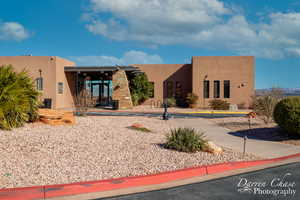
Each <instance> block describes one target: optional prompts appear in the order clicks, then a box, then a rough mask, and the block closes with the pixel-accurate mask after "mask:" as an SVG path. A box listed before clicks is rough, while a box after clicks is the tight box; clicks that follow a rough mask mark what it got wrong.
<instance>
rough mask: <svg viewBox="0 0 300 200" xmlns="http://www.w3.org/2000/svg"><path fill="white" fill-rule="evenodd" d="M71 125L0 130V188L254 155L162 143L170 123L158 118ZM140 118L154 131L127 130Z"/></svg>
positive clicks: (97, 120)
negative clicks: (194, 150) (187, 150)
mask: <svg viewBox="0 0 300 200" xmlns="http://www.w3.org/2000/svg"><path fill="white" fill-rule="evenodd" d="M76 122H77V124H76V125H73V126H49V125H44V124H41V123H34V124H27V125H26V126H25V127H22V128H18V129H15V130H13V131H10V132H8V131H0V159H1V160H0V161H1V162H0V188H12V187H26V186H34V185H46V184H47V185H48V184H64V183H72V182H79V181H91V180H102V179H110V178H117V177H126V176H134V175H146V174H153V173H157V172H163V171H170V170H176V169H181V168H186V167H191V166H197V165H206V164H212V163H221V162H226V161H241V160H253V159H257V157H255V156H253V155H246V157H245V158H243V157H242V154H241V153H238V152H233V151H231V150H229V149H225V152H224V153H223V154H222V155H213V154H209V153H206V152H199V153H195V154H188V153H181V152H176V151H172V150H167V149H164V148H163V147H162V144H163V143H164V142H165V133H166V132H168V131H169V129H170V128H174V127H171V125H170V124H169V123H168V122H165V121H162V120H159V119H158V118H146V117H139V118H135V117H81V118H76ZM133 123H141V124H143V125H144V126H145V127H146V128H149V129H150V130H151V131H152V132H151V133H145V132H140V131H135V130H130V129H128V128H127V127H128V126H130V125H132V124H133Z"/></svg>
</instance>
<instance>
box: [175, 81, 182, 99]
mask: <svg viewBox="0 0 300 200" xmlns="http://www.w3.org/2000/svg"><path fill="white" fill-rule="evenodd" d="M175 97H176V98H181V97H182V84H181V82H180V81H176V90H175Z"/></svg>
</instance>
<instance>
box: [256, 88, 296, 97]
mask: <svg viewBox="0 0 300 200" xmlns="http://www.w3.org/2000/svg"><path fill="white" fill-rule="evenodd" d="M279 89H281V90H283V95H284V96H300V88H279ZM271 90H272V88H266V89H256V90H255V93H256V94H258V95H260V94H263V93H265V92H270V91H271Z"/></svg>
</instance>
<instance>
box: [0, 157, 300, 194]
mask: <svg viewBox="0 0 300 200" xmlns="http://www.w3.org/2000/svg"><path fill="white" fill-rule="evenodd" d="M296 157H300V154H294V155H289V156H285V157H280V158H275V159H267V160H258V161H242V162H229V163H221V164H214V165H208V166H199V167H192V168H187V169H181V170H176V171H170V172H163V173H159V174H154V175H146V176H134V177H125V178H117V179H110V180H102V181H88V182H80V183H71V184H60V185H48V186H35V187H24V188H8V189H1V190H0V200H4V199H5V200H33V199H34V200H37V199H47V198H55V197H56V198H58V197H66V196H72V195H80V194H87V193H95V192H105V191H112V190H118V189H126V188H134V187H141V186H149V185H156V184H162V183H167V182H172V181H178V180H184V179H189V178H193V177H199V176H205V175H211V174H218V173H222V172H226V171H231V170H236V169H243V168H248V167H253V166H259V165H265V164H270V163H275V162H279V161H283V160H287V159H291V158H296Z"/></svg>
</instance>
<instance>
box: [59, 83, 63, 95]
mask: <svg viewBox="0 0 300 200" xmlns="http://www.w3.org/2000/svg"><path fill="white" fill-rule="evenodd" d="M63 93H64V83H62V82H59V83H58V94H63Z"/></svg>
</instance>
